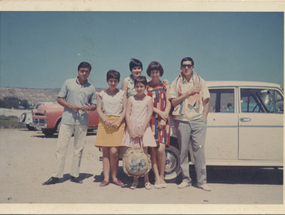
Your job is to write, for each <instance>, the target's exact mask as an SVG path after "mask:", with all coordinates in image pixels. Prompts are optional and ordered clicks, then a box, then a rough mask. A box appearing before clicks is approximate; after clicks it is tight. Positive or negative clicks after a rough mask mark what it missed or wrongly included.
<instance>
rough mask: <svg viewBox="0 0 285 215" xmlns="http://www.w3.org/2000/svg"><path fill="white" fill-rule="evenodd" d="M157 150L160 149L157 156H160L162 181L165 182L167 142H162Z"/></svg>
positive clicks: (159, 163) (159, 164)
mask: <svg viewBox="0 0 285 215" xmlns="http://www.w3.org/2000/svg"><path fill="white" fill-rule="evenodd" d="M157 151H158V153H157V155H158V156H157V157H158V168H159V176H160V183H161V184H165V181H164V169H165V163H166V155H165V144H163V143H160V144H159V148H158V150H157Z"/></svg>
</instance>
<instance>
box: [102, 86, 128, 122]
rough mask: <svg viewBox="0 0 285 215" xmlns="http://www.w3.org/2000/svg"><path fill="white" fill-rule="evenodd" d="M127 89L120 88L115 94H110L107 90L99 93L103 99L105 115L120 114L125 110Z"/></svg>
mask: <svg viewBox="0 0 285 215" xmlns="http://www.w3.org/2000/svg"><path fill="white" fill-rule="evenodd" d="M124 95H125V91H123V90H119V91H118V92H117V93H116V94H115V95H109V94H108V93H107V92H106V90H102V91H101V92H100V93H99V96H100V98H101V99H102V112H103V114H104V115H105V116H120V115H121V113H122V111H123V97H124Z"/></svg>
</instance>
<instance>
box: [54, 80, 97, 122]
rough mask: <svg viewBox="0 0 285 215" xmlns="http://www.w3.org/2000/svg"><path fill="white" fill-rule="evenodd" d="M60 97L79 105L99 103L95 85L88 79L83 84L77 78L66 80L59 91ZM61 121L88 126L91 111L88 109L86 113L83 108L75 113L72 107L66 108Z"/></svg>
mask: <svg viewBox="0 0 285 215" xmlns="http://www.w3.org/2000/svg"><path fill="white" fill-rule="evenodd" d="M58 97H60V98H63V99H64V100H65V101H67V102H68V103H70V104H72V105H77V106H79V107H82V106H84V105H93V104H97V98H96V90H95V87H94V86H93V85H91V84H90V83H89V82H88V81H86V83H85V84H84V85H83V86H81V84H80V83H79V82H78V80H77V78H75V79H74V78H73V79H68V80H66V81H65V82H64V84H63V86H62V88H61V90H60V91H59V93H58ZM61 123H63V124H69V125H76V124H80V125H85V126H88V123H89V113H88V111H87V112H85V113H84V112H83V111H81V110H79V111H78V112H77V113H75V112H74V111H72V110H71V109H68V108H64V111H63V115H62V119H61Z"/></svg>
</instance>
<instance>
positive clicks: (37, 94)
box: [0, 87, 104, 104]
mask: <svg viewBox="0 0 285 215" xmlns="http://www.w3.org/2000/svg"><path fill="white" fill-rule="evenodd" d="M103 89H104V88H96V91H97V92H100V91H101V90H103ZM59 91H60V89H59V88H57V89H34V88H12V87H0V99H3V98H4V97H7V96H9V97H16V98H19V99H21V100H24V99H26V100H27V101H28V102H29V104H35V103H37V102H56V100H57V94H58V92H59Z"/></svg>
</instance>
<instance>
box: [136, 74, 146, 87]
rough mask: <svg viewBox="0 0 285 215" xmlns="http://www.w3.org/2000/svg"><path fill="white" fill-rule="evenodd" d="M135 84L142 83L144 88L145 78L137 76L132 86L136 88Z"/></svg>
mask: <svg viewBox="0 0 285 215" xmlns="http://www.w3.org/2000/svg"><path fill="white" fill-rule="evenodd" d="M137 83H142V84H143V85H144V86H145V87H146V85H147V80H146V77H145V76H139V77H137V78H136V79H135V83H134V86H136V84H137Z"/></svg>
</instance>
